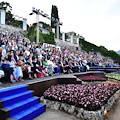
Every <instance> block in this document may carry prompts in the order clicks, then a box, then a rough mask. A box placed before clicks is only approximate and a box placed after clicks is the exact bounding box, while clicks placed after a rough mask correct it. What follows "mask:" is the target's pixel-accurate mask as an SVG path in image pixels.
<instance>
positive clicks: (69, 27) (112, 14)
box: [6, 0, 120, 51]
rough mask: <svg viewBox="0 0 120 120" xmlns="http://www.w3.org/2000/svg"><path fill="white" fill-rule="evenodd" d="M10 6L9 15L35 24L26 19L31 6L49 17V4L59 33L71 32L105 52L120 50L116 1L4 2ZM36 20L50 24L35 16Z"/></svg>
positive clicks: (119, 8)
mask: <svg viewBox="0 0 120 120" xmlns="http://www.w3.org/2000/svg"><path fill="white" fill-rule="evenodd" d="M6 2H9V3H10V5H11V6H12V7H13V10H12V13H14V14H15V15H19V16H21V17H24V18H27V23H28V24H32V23H34V22H36V16H35V15H33V16H29V13H30V12H31V11H32V7H35V8H37V9H41V10H42V11H44V12H45V13H47V14H49V15H51V8H52V5H56V6H57V7H58V13H59V18H60V21H61V22H63V26H61V32H69V31H74V32H76V33H77V34H80V35H82V36H83V37H84V38H85V39H86V40H87V41H89V42H91V43H94V44H96V45H98V46H100V45H103V46H105V47H106V48H107V49H109V50H115V51H118V50H120V0H6ZM39 19H40V21H43V22H46V23H48V24H49V23H50V21H49V20H47V19H46V18H43V17H42V16H40V17H39Z"/></svg>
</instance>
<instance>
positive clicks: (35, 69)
mask: <svg viewBox="0 0 120 120" xmlns="http://www.w3.org/2000/svg"><path fill="white" fill-rule="evenodd" d="M32 64H33V67H32V71H33V73H34V78H37V73H41V71H40V70H39V69H38V68H39V65H38V64H37V59H36V57H35V56H33V57H32Z"/></svg>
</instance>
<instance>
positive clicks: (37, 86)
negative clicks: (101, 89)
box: [0, 71, 105, 97]
mask: <svg viewBox="0 0 120 120" xmlns="http://www.w3.org/2000/svg"><path fill="white" fill-rule="evenodd" d="M83 75H96V76H100V77H105V75H104V72H102V71H88V72H80V73H72V74H62V75H56V76H49V77H44V78H37V79H33V80H29V79H25V80H24V81H19V82H16V83H11V82H9V81H7V82H3V83H2V84H1V85H0V89H3V88H7V87H12V86H18V85H27V86H28V90H33V91H34V95H35V96H39V97H40V96H42V94H43V92H44V91H45V90H46V89H48V88H49V87H50V86H52V85H56V84H81V81H80V80H78V79H77V77H78V76H83Z"/></svg>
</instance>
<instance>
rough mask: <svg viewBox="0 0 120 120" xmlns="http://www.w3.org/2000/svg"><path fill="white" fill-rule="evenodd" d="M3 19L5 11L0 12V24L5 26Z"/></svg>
mask: <svg viewBox="0 0 120 120" xmlns="http://www.w3.org/2000/svg"><path fill="white" fill-rule="evenodd" d="M5 17H6V12H5V10H2V9H1V10H0V24H3V25H5Z"/></svg>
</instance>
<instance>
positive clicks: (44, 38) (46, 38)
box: [27, 25, 55, 44]
mask: <svg viewBox="0 0 120 120" xmlns="http://www.w3.org/2000/svg"><path fill="white" fill-rule="evenodd" d="M35 29H36V26H35V25H32V26H31V27H29V29H28V34H27V37H28V38H29V39H30V41H34V42H36V30H35ZM39 42H41V43H49V44H54V43H55V41H54V33H52V32H51V31H50V33H49V34H43V33H42V31H41V30H40V31H39Z"/></svg>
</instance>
